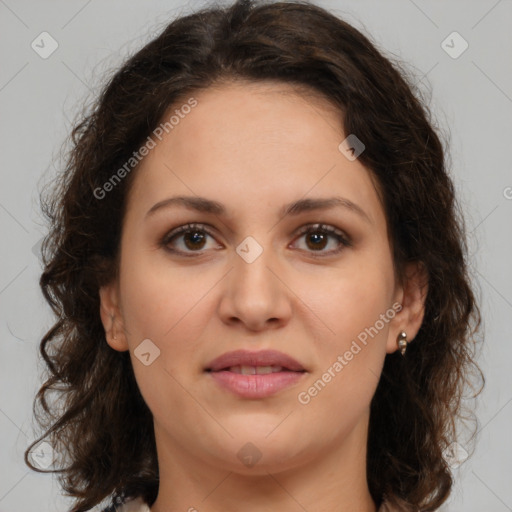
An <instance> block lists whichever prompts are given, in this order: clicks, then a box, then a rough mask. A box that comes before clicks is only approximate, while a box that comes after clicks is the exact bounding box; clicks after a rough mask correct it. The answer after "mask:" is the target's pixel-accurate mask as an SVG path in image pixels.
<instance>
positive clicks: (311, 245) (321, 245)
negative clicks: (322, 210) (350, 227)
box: [299, 224, 351, 256]
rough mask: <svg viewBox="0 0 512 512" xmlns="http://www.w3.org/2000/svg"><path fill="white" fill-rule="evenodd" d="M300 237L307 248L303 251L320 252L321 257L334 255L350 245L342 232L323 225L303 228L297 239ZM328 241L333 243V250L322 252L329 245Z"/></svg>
mask: <svg viewBox="0 0 512 512" xmlns="http://www.w3.org/2000/svg"><path fill="white" fill-rule="evenodd" d="M302 237H305V242H306V246H307V248H306V249H303V250H311V251H313V252H320V253H321V255H322V254H335V253H338V252H339V251H341V250H342V249H343V247H349V246H350V245H351V243H350V240H349V239H348V237H347V236H346V235H345V234H344V233H343V232H342V231H340V230H338V229H336V228H334V227H332V226H326V225H324V224H314V225H309V226H305V227H304V228H302V229H301V231H300V232H299V239H301V238H302ZM330 240H331V241H333V242H334V248H333V249H331V250H327V251H324V250H323V249H325V248H326V247H327V246H328V245H329V241H330ZM315 256H316V255H315Z"/></svg>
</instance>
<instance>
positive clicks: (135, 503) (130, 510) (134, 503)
mask: <svg viewBox="0 0 512 512" xmlns="http://www.w3.org/2000/svg"><path fill="white" fill-rule="evenodd" d="M101 512H150V510H149V507H148V506H147V505H146V503H144V501H143V500H142V499H141V498H137V499H134V500H129V501H127V502H126V503H123V504H120V505H117V504H114V505H111V506H110V507H108V508H105V509H103V510H102V511H101Z"/></svg>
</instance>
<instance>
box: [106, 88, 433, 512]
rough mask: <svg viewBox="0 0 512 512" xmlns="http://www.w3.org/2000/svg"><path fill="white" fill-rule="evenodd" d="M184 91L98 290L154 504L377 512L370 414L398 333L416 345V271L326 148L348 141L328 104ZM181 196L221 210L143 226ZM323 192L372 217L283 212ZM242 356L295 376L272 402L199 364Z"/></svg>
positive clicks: (146, 164)
mask: <svg viewBox="0 0 512 512" xmlns="http://www.w3.org/2000/svg"><path fill="white" fill-rule="evenodd" d="M194 97H195V98H196V99H197V101H198V105H197V106H196V107H195V108H194V109H193V110H192V111H191V113H190V114H188V115H187V116H186V117H185V118H184V119H182V120H181V121H180V123H179V124H178V125H176V126H175V127H174V129H173V130H172V131H170V133H169V134H168V135H166V136H165V137H164V138H163V140H162V141H161V142H159V143H158V145H157V147H156V148H154V149H153V150H151V152H150V153H149V154H148V156H147V157H145V159H144V160H143V162H142V163H141V165H140V167H139V168H138V169H137V171H136V173H137V174H136V176H135V177H134V178H135V179H134V182H133V187H132V188H131V190H130V193H129V196H128V202H127V210H126V216H125V218H124V221H123V229H122V239H121V259H120V273H119V279H118V280H116V281H113V282H112V283H111V284H109V285H108V286H104V287H103V288H101V290H100V298H101V317H102V321H103V324H104V327H105V331H106V338H107V342H108V343H109V345H110V346H111V347H112V348H113V349H115V350H118V351H125V350H129V351H130V355H131V358H132V364H133V368H134V372H135V377H136V379H137V383H138V385H139V387H140V390H141V393H142V395H143V397H144V399H145V401H146V403H147V404H148V406H149V408H150V410H151V412H152V414H153V417H154V429H155V436H156V444H157V452H158V463H159V468H160V488H159V494H158V498H157V500H156V502H155V503H154V505H153V507H152V508H151V510H152V512H170V511H187V510H189V511H194V510H198V511H203V510H208V511H209V512H221V511H222V512H231V511H233V512H234V511H239V510H240V508H241V504H243V508H244V510H245V511H247V512H256V511H258V512H263V511H265V512H266V511H269V512H270V511H275V510H279V511H282V512H298V511H303V510H308V511H311V512H321V511H322V512H327V511H329V512H332V511H337V510H339V511H345V510H350V511H351V512H375V510H376V505H375V503H374V501H373V500H372V498H371V496H370V493H369V490H368V485H367V480H366V441H367V435H368V420H369V405H370V401H371V398H372V396H373V394H374V392H375V389H376V386H377V383H378V377H379V375H380V373H381V370H382V366H383V362H384V358H385V356H386V354H389V353H392V352H394V351H396V350H397V336H398V334H399V332H400V331H402V330H403V331H405V332H406V333H407V335H408V339H409V340H412V339H413V338H414V336H415V335H416V333H417V332H418V330H419V328H420V325H421V322H422V319H423V309H424V299H425V294H426V286H425V279H424V276H423V275H422V274H421V273H420V271H419V268H418V267H416V266H414V265H410V266H409V267H408V268H407V276H408V277H407V279H406V281H405V283H404V284H403V285H401V284H400V283H399V282H398V280H397V278H396V275H395V273H394V269H393V260H392V251H391V245H390V240H389V237H388V232H387V227H386V217H385V212H384V210H383V207H382V204H381V203H380V201H379V198H378V195H377V192H376V190H375V185H374V182H373V181H372V179H371V177H370V173H369V171H368V170H367V169H366V168H365V167H364V166H363V165H362V164H361V163H360V162H359V160H357V159H356V160H354V161H349V160H348V159H347V158H346V157H345V156H344V155H343V154H342V153H341V152H340V151H339V150H338V145H339V144H340V142H341V141H342V140H343V139H344V138H345V137H346V136H347V134H344V133H343V131H342V129H341V124H340V114H339V112H337V111H336V109H335V108H334V107H333V106H332V105H331V104H330V103H328V102H327V101H326V100H325V99H322V98H320V97H316V96H314V95H311V94H305V93H304V94H299V93H298V92H297V89H296V88H295V89H293V88H291V87H290V86H289V85H287V84H276V83H258V84H254V83H253V84H246V83H245V84H241V83H229V84H224V85H222V86H220V87H216V88H211V89H207V90H204V91H201V92H200V93H198V94H194ZM173 108H175V106H173ZM177 195H185V196H202V197H206V198H208V199H212V200H215V201H218V202H220V203H222V204H223V205H224V206H225V208H226V210H227V213H226V215H220V214H219V215H218V214H213V213H206V212H198V211H194V210H191V209H187V208H185V207H183V206H179V205H175V206H172V207H169V208H162V209H160V210H158V211H156V212H155V213H154V214H153V215H149V216H146V213H147V212H148V210H149V209H150V208H151V207H152V206H153V205H155V204H156V203H158V202H159V201H162V200H165V199H167V198H169V197H171V196H177ZM333 196H339V197H343V198H346V199H348V200H350V201H352V202H353V203H355V204H356V205H358V206H359V207H360V208H361V209H362V210H363V211H364V212H365V214H366V216H367V218H366V217H365V216H363V215H359V214H357V213H355V212H354V211H353V210H351V209H349V208H344V207H336V208H332V209H325V210H318V211H317V210H315V211H307V212H303V213H301V214H299V215H291V214H288V215H285V216H282V215H280V210H281V208H282V207H283V205H285V204H288V203H290V202H292V201H296V200H299V199H302V198H305V197H307V198H322V197H333ZM190 222H192V223H203V224H207V225H208V226H207V229H209V230H210V232H211V233H212V236H210V235H205V240H204V241H203V242H202V244H203V245H201V244H197V241H196V245H194V243H191V242H190V239H188V245H187V243H186V240H187V239H186V238H184V237H183V235H182V236H178V237H177V238H176V239H174V241H173V242H171V243H170V244H169V247H173V248H175V249H177V250H181V251H184V252H187V254H189V255H191V256H190V257H186V256H183V255H180V254H176V253H172V252H169V251H167V250H166V249H165V247H164V246H163V245H162V244H161V243H160V242H161V240H162V239H163V238H164V237H165V235H166V234H167V233H169V232H171V231H172V230H173V229H174V228H176V227H179V226H181V225H185V224H187V223H190ZM315 223H324V224H326V225H328V226H333V227H335V228H337V229H339V230H341V231H342V232H343V233H345V234H346V236H348V237H349V239H350V240H351V245H350V246H343V245H341V244H340V243H339V242H338V241H337V239H336V238H335V237H334V236H332V235H329V236H328V238H327V243H324V245H322V244H320V245H321V247H320V250H319V249H318V248H317V247H318V245H316V246H315V245H314V241H315V240H314V239H313V240H312V236H311V235H309V236H308V235H300V234H298V233H297V231H298V230H299V228H301V227H302V226H305V225H308V224H315ZM316 233H317V232H316ZM317 234H318V233H317ZM320 234H321V233H320ZM247 236H251V237H253V238H254V239H255V240H256V241H257V242H258V244H259V245H260V246H261V247H262V249H263V252H262V253H261V255H260V256H259V257H258V258H257V259H256V260H255V261H253V262H252V263H247V262H246V261H245V260H244V259H242V258H241V257H240V256H239V255H238V254H237V252H236V248H237V246H238V245H239V244H240V243H241V242H242V241H243V240H244V239H245V238H246V237H247ZM312 241H313V243H312ZM338 248H341V250H340V251H339V252H338V253H333V251H335V250H336V249H338ZM194 251H195V252H194ZM319 253H320V254H323V256H318V254H319ZM315 255H317V257H315ZM394 303H399V304H401V305H402V310H401V311H400V312H399V313H398V314H396V315H395V316H394V318H393V319H392V320H389V321H388V322H386V323H385V325H384V327H383V328H382V329H380V330H379V332H378V334H377V335H375V336H374V337H373V338H369V342H368V344H367V345H366V346H362V345H361V344H360V345H361V346H362V349H361V350H360V351H359V352H358V353H357V355H355V356H354V357H353V359H352V360H351V361H348V362H347V364H346V365H345V366H344V367H343V369H342V371H340V372H339V373H336V376H335V377H333V378H332V379H331V381H330V382H329V383H328V384H327V385H326V386H325V387H324V388H323V389H322V390H321V391H320V392H318V394H317V395H316V396H314V397H312V398H311V400H310V402H309V403H307V404H302V403H300V402H299V401H298V394H299V393H300V392H303V391H307V390H308V388H310V386H312V385H313V383H314V382H315V381H317V380H318V379H319V378H322V375H323V374H324V373H325V372H326V371H327V370H328V369H329V368H330V367H332V366H333V363H334V362H335V361H336V360H337V357H338V356H339V355H343V354H344V353H345V352H346V351H347V350H349V349H350V346H351V343H352V342H353V340H356V339H357V336H358V335H359V334H360V333H361V332H362V331H364V329H365V328H368V327H370V326H374V325H375V323H376V321H377V320H378V319H379V318H381V317H380V315H382V314H385V313H386V312H387V311H389V310H390V309H392V305H393V304H394ZM114 336H115V338H114ZM148 338H149V339H150V340H151V341H152V343H154V345H155V346H157V347H158V349H159V350H160V356H159V357H157V358H156V359H155V360H154V361H153V362H152V363H151V364H150V365H148V366H146V365H144V364H142V363H141V361H140V360H139V359H138V358H137V357H136V356H135V355H134V350H135V349H136V348H137V346H138V345H139V344H140V343H141V342H142V340H144V339H148ZM244 348H245V349H249V350H260V349H267V348H269V349H276V350H279V351H282V352H285V353H286V354H289V355H291V356H292V357H293V358H295V359H296V360H297V361H299V362H300V363H301V364H302V365H303V366H304V368H306V369H307V373H306V374H305V375H304V376H303V377H302V380H301V381H300V382H299V383H298V384H296V385H294V386H292V387H290V388H287V389H285V390H282V391H280V392H279V393H277V394H275V395H272V396H270V397H268V398H263V399H252V400H249V399H246V398H240V397H238V396H236V395H234V394H231V393H230V392H228V391H225V390H223V389H221V388H220V387H219V386H218V385H217V384H215V383H214V382H212V379H211V376H210V375H209V374H207V373H205V372H204V371H203V369H204V368H205V367H206V366H207V364H208V363H209V362H210V361H211V360H212V359H214V358H215V357H217V356H219V355H221V354H223V353H225V352H228V351H231V350H235V349H244ZM248 442H251V443H252V444H253V445H254V446H255V447H256V449H257V451H258V453H259V454H261V459H260V460H259V461H258V462H257V464H256V465H254V466H253V467H248V466H246V465H244V464H243V463H242V462H241V460H240V459H239V458H238V457H237V453H238V452H239V451H240V449H241V448H242V447H243V446H244V445H246V443H248ZM245 450H249V451H250V449H248V448H246V449H245ZM252 450H254V449H252Z"/></svg>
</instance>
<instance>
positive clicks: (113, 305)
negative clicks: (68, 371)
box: [99, 282, 128, 352]
mask: <svg viewBox="0 0 512 512" xmlns="http://www.w3.org/2000/svg"><path fill="white" fill-rule="evenodd" d="M99 295H100V317H101V322H102V324H103V328H104V329H105V339H106V340H107V343H108V344H109V345H110V346H111V347H112V348H113V349H114V350H118V351H119V352H124V351H126V350H128V342H127V340H126V335H125V328H124V320H123V315H122V313H121V309H120V307H119V287H118V285H117V282H112V283H110V284H108V285H105V286H102V287H101V288H100V290H99Z"/></svg>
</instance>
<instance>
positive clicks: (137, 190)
mask: <svg viewBox="0 0 512 512" xmlns="http://www.w3.org/2000/svg"><path fill="white" fill-rule="evenodd" d="M191 96H192V97H193V99H194V100H195V101H196V102H197V103H196V105H195V106H194V107H193V108H191V109H190V108H186V109H185V108H183V110H182V109H181V107H182V106H183V105H185V104H186V103H187V98H185V99H184V100H183V103H179V102H177V103H176V104H175V105H173V106H172V107H171V108H170V109H169V112H168V115H166V118H165V119H164V121H165V120H166V119H167V118H170V117H171V115H173V113H174V114H176V116H175V117H176V119H178V116H179V122H177V123H176V124H175V125H174V126H173V127H172V129H170V130H169V133H166V132H164V134H163V137H162V140H161V141H158V140H157V141H156V142H157V145H156V147H155V148H154V149H152V150H151V151H150V152H149V154H148V155H147V156H146V157H145V158H144V160H143V161H142V163H141V164H140V166H139V168H138V169H137V170H136V174H137V175H136V176H135V180H134V183H133V189H132V191H131V194H130V195H131V196H133V197H134V198H137V201H130V203H131V209H133V207H135V208H137V205H139V206H140V207H141V208H142V205H143V204H144V207H147V208H146V210H147V209H148V208H150V207H151V206H152V205H153V204H154V203H155V202H157V201H159V200H162V199H165V197H167V196H170V195H176V194H183V193H186V195H199V196H207V197H210V198H212V199H216V200H218V201H220V202H223V203H229V205H228V209H229V208H232V209H233V210H239V211H240V212H241V211H242V210H244V209H247V208H252V210H253V212H254V211H255V210H257V211H260V210H261V207H262V206H265V207H267V206H268V207H273V206H275V207H276V208H278V207H280V206H282V203H289V202H291V201H295V200H297V199H299V198H301V197H305V196H308V195H311V196H315V197H318V196H324V195H326V194H328V195H329V196H332V195H335V194H336V195H342V196H344V197H347V198H349V199H350V200H352V201H353V202H355V203H360V204H361V205H363V204H364V205H365V209H366V210H369V212H368V213H369V214H370V216H372V217H375V216H378V215H379V214H380V215H382V211H380V212H379V211H378V210H379V208H380V203H379V200H378V196H377V195H376V191H375V188H374V184H373V181H372V179H371V176H370V173H369V172H368V170H367V169H366V168H365V167H364V166H363V165H362V164H361V163H360V162H359V161H358V160H355V161H349V160H348V159H347V158H346V157H345V156H344V155H343V154H342V153H341V152H340V150H339V148H338V146H339V144H340V143H341V141H342V140H343V139H344V138H345V137H346V134H344V132H343V126H342V113H341V111H340V110H339V109H338V108H336V107H335V106H334V105H333V104H331V103H330V102H328V101H327V100H326V99H325V98H323V97H322V96H320V95H315V94H314V93H312V92H311V91H309V90H307V89H303V88H301V89H298V88H297V87H295V86H293V85H288V84H282V83H234V84H233V83H232V84H224V85H222V86H218V87H214V88H210V89H206V90H202V91H200V92H198V93H195V94H193V95H191ZM189 103H190V102H189ZM185 112H186V113H185ZM150 203H151V204H150Z"/></svg>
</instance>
